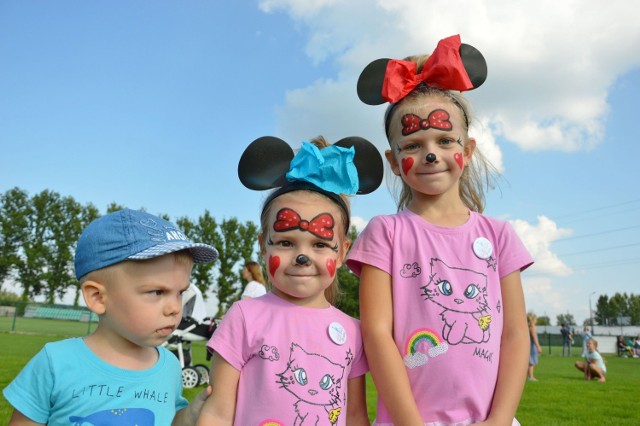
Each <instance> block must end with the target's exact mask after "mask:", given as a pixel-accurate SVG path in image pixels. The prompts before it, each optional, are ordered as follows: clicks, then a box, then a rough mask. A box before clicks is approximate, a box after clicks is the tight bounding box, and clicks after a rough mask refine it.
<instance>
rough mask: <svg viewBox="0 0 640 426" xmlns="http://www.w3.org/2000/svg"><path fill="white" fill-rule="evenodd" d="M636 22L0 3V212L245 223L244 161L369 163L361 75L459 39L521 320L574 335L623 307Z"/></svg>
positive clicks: (636, 231) (484, 13) (564, 11)
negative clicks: (45, 203) (283, 145)
mask: <svg viewBox="0 0 640 426" xmlns="http://www.w3.org/2000/svg"><path fill="white" fill-rule="evenodd" d="M638 6H639V5H638V2H637V1H636V0H634V1H631V2H630V1H628V0H610V1H608V2H607V3H606V7H605V5H604V4H603V3H602V2H599V1H598V2H596V1H594V0H566V1H562V2H558V1H550V0H539V1H536V2H531V1H524V0H515V1H514V0H476V1H473V2H470V1H456V0H450V1H447V2H437V1H432V0H422V1H419V2H417V1H414V0H343V1H340V0H261V1H253V0H207V1H205V0H189V1H181V2H177V1H174V0H153V1H151V0H146V1H145V0H139V1H135V2H131V1H125V0H109V1H106V0H94V1H86V0H73V1H72V0H56V1H47V2H45V1H40V2H36V1H24V0H0V193H3V192H5V191H7V190H9V189H11V188H14V187H19V188H21V189H24V190H26V191H28V192H29V194H30V195H35V194H37V193H39V192H41V191H43V190H45V189H49V190H52V191H55V192H58V193H59V194H61V195H62V196H71V197H73V198H74V199H75V200H76V201H78V202H80V203H83V204H86V203H93V204H94V205H95V206H96V207H98V209H99V210H100V211H101V212H103V213H104V212H105V210H106V208H107V206H108V205H109V204H110V203H111V202H116V203H118V204H120V205H124V206H127V207H130V208H144V209H146V210H147V211H149V212H151V213H155V214H168V215H169V216H170V217H171V218H172V219H175V218H178V217H182V216H188V217H191V218H197V217H198V216H200V215H201V214H203V213H204V212H205V211H206V210H209V211H210V212H211V214H212V215H213V216H214V217H215V218H216V219H217V220H219V221H221V220H223V219H228V218H233V217H235V218H238V219H239V220H240V221H249V220H251V221H253V222H255V223H257V222H258V214H259V210H260V206H261V202H262V201H263V200H264V198H265V194H264V193H262V192H257V191H251V190H248V189H246V188H245V187H244V186H242V184H241V183H240V182H239V180H238V177H237V163H238V160H239V158H240V155H241V154H242V151H243V150H244V148H245V147H246V146H247V145H248V144H249V143H251V142H252V141H253V140H255V139H257V138H259V137H262V136H277V137H279V138H281V139H283V140H285V141H287V142H288V143H290V144H291V145H292V146H293V147H294V148H295V149H297V148H298V147H299V146H300V144H301V142H302V141H304V140H309V139H310V138H312V137H315V136H317V135H320V134H321V135H324V136H325V137H326V138H327V139H328V140H330V141H334V142H335V141H337V140H339V139H341V138H343V137H347V136H355V135H357V136H361V137H364V138H366V139H368V140H370V141H371V142H373V143H374V144H375V145H376V146H377V147H378V148H379V149H380V152H381V153H382V152H383V151H384V150H385V149H387V142H386V139H385V137H384V131H383V124H382V115H383V111H384V106H376V107H372V106H368V105H365V104H363V103H361V102H360V101H359V100H358V97H357V95H356V81H357V78H358V76H359V75H360V72H361V71H362V69H363V68H364V67H365V66H366V65H367V64H368V63H369V62H371V61H373V60H375V59H378V58H397V59H400V58H403V57H405V56H408V55H411V54H422V53H430V52H431V51H432V50H433V49H434V47H435V46H436V44H437V42H438V40H440V39H442V38H445V37H448V36H450V35H453V34H460V35H461V38H462V41H463V42H464V43H467V44H471V45H473V46H474V47H476V48H477V49H479V50H480V51H481V52H482V53H483V55H484V56H485V58H486V60H487V63H488V70H489V72H488V78H487V81H486V82H485V84H484V85H483V86H482V87H480V88H478V89H477V90H474V91H471V92H467V94H466V95H467V98H468V99H469V100H470V102H471V103H472V105H473V112H474V116H475V120H476V124H475V125H474V126H473V127H472V129H471V130H470V133H471V136H473V137H475V138H476V139H477V141H478V147H479V149H480V150H481V151H482V152H483V153H484V154H485V155H486V156H487V157H489V159H490V160H491V161H492V162H493V164H494V165H495V166H496V168H497V169H498V170H499V171H500V172H501V174H502V176H501V178H500V179H499V185H498V187H497V188H496V189H495V190H493V191H491V192H490V193H489V195H488V198H487V209H486V211H485V214H487V215H489V216H493V217H496V218H499V219H502V220H507V221H509V222H510V223H511V224H512V225H513V227H514V228H515V229H516V231H517V233H518V234H519V235H520V237H521V238H522V240H523V242H524V243H525V245H526V247H527V248H528V249H529V251H530V252H531V254H532V255H533V257H534V259H535V261H536V263H535V264H534V266H532V267H531V268H529V269H528V270H527V271H525V272H524V273H523V275H522V280H523V286H524V290H525V297H526V303H527V309H528V310H529V311H533V312H535V313H536V314H537V315H538V316H542V315H546V316H549V317H550V318H551V320H552V322H553V323H554V324H555V319H556V316H557V315H558V314H562V313H570V314H572V315H573V316H574V318H575V319H576V320H577V321H578V323H579V324H581V323H582V321H583V320H584V319H586V318H588V317H589V305H590V303H591V305H592V307H593V309H595V303H596V301H597V299H598V297H599V296H600V295H608V296H612V295H613V294H614V293H616V292H627V293H634V294H639V293H640V285H639V284H640V279H639V278H638V277H639V276H640V188H639V184H640V167H638V165H637V163H638V159H639V158H640V142H639V141H638V136H637V134H638V131H637V129H636V126H634V125H633V123H635V122H637V120H638V113H639V112H640V26H638V25H637V20H638ZM385 174H386V178H385V181H384V183H383V185H382V186H381V187H380V188H379V189H378V190H376V191H375V192H373V193H372V194H369V195H364V196H358V197H356V198H354V199H353V200H352V206H353V223H354V224H356V225H357V227H358V228H359V229H362V228H363V227H364V226H365V225H366V223H367V222H368V221H369V220H370V219H371V218H372V217H373V216H376V215H380V214H390V213H394V212H395V211H396V206H395V203H394V199H393V197H392V194H391V192H390V190H389V187H390V186H389V185H391V184H392V181H393V179H392V176H391V173H390V171H389V169H388V168H387V170H386V171H385Z"/></svg>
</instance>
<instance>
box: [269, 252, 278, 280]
mask: <svg viewBox="0 0 640 426" xmlns="http://www.w3.org/2000/svg"><path fill="white" fill-rule="evenodd" d="M279 266H280V256H269V273H270V274H271V276H272V277H273V276H275V274H276V271H277V270H278V267H279Z"/></svg>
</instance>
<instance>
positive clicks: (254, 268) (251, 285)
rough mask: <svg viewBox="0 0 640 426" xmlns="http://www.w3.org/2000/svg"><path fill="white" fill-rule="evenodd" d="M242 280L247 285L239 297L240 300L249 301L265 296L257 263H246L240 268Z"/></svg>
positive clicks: (260, 270)
mask: <svg viewBox="0 0 640 426" xmlns="http://www.w3.org/2000/svg"><path fill="white" fill-rule="evenodd" d="M242 278H244V279H245V280H246V281H247V285H246V286H245V287H244V291H243V292H242V296H240V298H241V299H250V298H252V297H260V296H262V295H264V294H267V288H266V287H265V284H266V282H265V280H264V275H262V267H261V266H260V264H259V263H258V262H254V261H249V262H247V263H246V264H245V265H244V268H242Z"/></svg>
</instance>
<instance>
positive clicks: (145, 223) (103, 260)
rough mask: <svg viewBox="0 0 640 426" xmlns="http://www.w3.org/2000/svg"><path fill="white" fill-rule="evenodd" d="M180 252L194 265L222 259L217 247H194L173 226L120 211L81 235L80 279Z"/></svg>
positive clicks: (77, 262)
mask: <svg viewBox="0 0 640 426" xmlns="http://www.w3.org/2000/svg"><path fill="white" fill-rule="evenodd" d="M180 250H189V252H190V253H191V255H192V256H193V261H194V263H207V262H211V261H213V260H215V259H217V257H218V251H217V250H216V249H215V248H214V247H212V246H210V245H208V244H202V243H194V242H193V241H191V240H190V239H189V238H187V236H186V235H184V234H183V233H182V231H180V229H178V227H177V226H175V225H174V224H172V223H171V222H167V221H166V220H164V219H161V218H159V217H157V216H154V215H152V214H149V213H146V212H143V211H138V210H130V209H124V210H119V211H116V212H113V213H109V214H107V215H105V216H102V217H100V218H98V219H96V220H94V221H93V222H91V223H90V224H89V226H87V227H86V228H85V230H84V231H83V232H82V235H80V238H79V239H78V244H77V246H76V256H75V268H76V277H77V278H78V279H80V278H81V277H83V276H85V275H86V274H88V273H89V272H92V271H96V270H98V269H102V268H105V267H107V266H110V265H114V264H116V263H119V262H122V261H125V260H144V259H153V258H154V257H158V256H162V255H165V254H169V253H174V252H176V251H180Z"/></svg>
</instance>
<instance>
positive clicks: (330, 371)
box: [207, 293, 368, 426]
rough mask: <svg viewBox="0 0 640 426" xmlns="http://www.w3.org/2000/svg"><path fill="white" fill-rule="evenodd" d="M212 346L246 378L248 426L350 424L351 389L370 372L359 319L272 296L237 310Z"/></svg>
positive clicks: (241, 408) (242, 405) (243, 417)
mask: <svg viewBox="0 0 640 426" xmlns="http://www.w3.org/2000/svg"><path fill="white" fill-rule="evenodd" d="M207 347H209V348H211V349H213V350H214V351H216V352H217V353H218V354H220V356H222V358H224V359H225V360H226V361H227V362H228V363H229V364H231V365H232V366H233V367H234V368H236V369H238V370H239V371H240V382H239V384H238V400H237V406H236V416H235V422H234V424H235V425H240V426H246V425H293V424H302V422H303V421H304V424H307V423H308V424H318V425H334V424H335V425H346V420H345V419H346V415H347V408H346V407H347V402H348V401H347V382H348V380H349V379H352V378H356V377H359V376H362V375H363V374H365V373H366V372H367V371H368V366H367V362H366V358H365V356H364V350H363V347H362V336H361V334H360V323H359V322H358V320H356V319H354V318H351V317H349V316H348V315H346V314H344V313H343V312H341V311H340V310H338V309H337V308H335V307H333V306H332V307H330V308H327V309H311V308H303V307H299V306H297V305H294V304H291V303H289V302H287V301H284V300H282V299H280V298H279V297H277V296H275V295H274V294H272V293H268V294H266V295H264V296H261V297H258V298H254V299H246V300H241V301H239V302H236V303H234V304H233V306H232V307H231V309H229V312H227V314H226V315H225V316H224V318H223V319H222V322H221V323H220V325H219V326H218V328H217V329H216V331H215V332H214V333H213V336H212V337H211V340H209V343H208V344H207ZM214 386H215V384H214Z"/></svg>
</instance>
